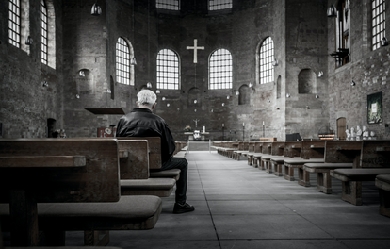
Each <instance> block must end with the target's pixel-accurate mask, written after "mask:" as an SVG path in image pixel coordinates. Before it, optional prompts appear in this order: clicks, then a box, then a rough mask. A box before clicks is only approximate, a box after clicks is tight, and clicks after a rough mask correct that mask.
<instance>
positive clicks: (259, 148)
mask: <svg viewBox="0 0 390 249" xmlns="http://www.w3.org/2000/svg"><path fill="white" fill-rule="evenodd" d="M264 143H265V142H258V141H256V142H255V143H254V145H253V152H252V153H248V164H249V165H252V167H254V168H258V167H259V163H258V162H259V158H260V159H261V156H262V155H263V144H264ZM260 164H261V163H260Z"/></svg>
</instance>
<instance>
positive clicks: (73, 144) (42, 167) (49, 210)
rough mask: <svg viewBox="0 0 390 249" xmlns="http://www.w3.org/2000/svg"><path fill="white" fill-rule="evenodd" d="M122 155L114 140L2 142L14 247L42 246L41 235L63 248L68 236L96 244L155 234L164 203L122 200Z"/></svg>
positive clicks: (3, 208)
mask: <svg viewBox="0 0 390 249" xmlns="http://www.w3.org/2000/svg"><path fill="white" fill-rule="evenodd" d="M118 151H119V149H118V142H117V140H115V139H10V140H8V139H7V140H0V202H2V203H5V204H0V219H1V221H2V226H3V228H6V229H5V231H10V232H11V245H12V246H35V245H39V243H40V242H39V231H44V234H49V235H51V236H52V237H51V236H47V241H48V243H49V244H51V245H64V243H65V231H68V230H78V231H86V236H85V238H86V239H87V238H90V239H93V235H95V233H89V231H100V230H103V231H104V230H116V229H151V228H153V227H154V224H155V223H156V222H157V220H158V217H159V214H160V212H161V208H162V205H161V199H160V198H159V197H156V196H122V197H121V192H120V181H119V179H120V175H119V154H118ZM38 203H39V204H38ZM38 206H39V208H38ZM38 210H39V213H38ZM85 244H86V245H89V244H91V241H87V240H86V241H85Z"/></svg>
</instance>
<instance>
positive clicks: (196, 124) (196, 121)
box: [193, 119, 200, 127]
mask: <svg viewBox="0 0 390 249" xmlns="http://www.w3.org/2000/svg"><path fill="white" fill-rule="evenodd" d="M193 121H194V122H195V127H198V122H199V121H200V120H199V119H194V120H193Z"/></svg>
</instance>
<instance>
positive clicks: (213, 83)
mask: <svg viewBox="0 0 390 249" xmlns="http://www.w3.org/2000/svg"><path fill="white" fill-rule="evenodd" d="M232 88H233V59H232V55H231V53H230V52H229V51H228V50H226V49H223V48H222V49H218V50H216V51H215V52H213V53H212V54H211V56H210V59H209V89H211V90H217V89H232Z"/></svg>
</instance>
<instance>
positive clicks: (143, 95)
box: [137, 90, 157, 106]
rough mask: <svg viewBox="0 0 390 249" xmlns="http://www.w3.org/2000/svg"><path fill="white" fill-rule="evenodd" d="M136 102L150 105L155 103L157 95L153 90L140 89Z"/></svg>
mask: <svg viewBox="0 0 390 249" xmlns="http://www.w3.org/2000/svg"><path fill="white" fill-rule="evenodd" d="M137 97H138V104H139V105H146V106H152V105H154V103H156V99H157V96H156V94H155V93H154V92H153V91H150V90H141V91H139V92H138V93H137Z"/></svg>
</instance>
